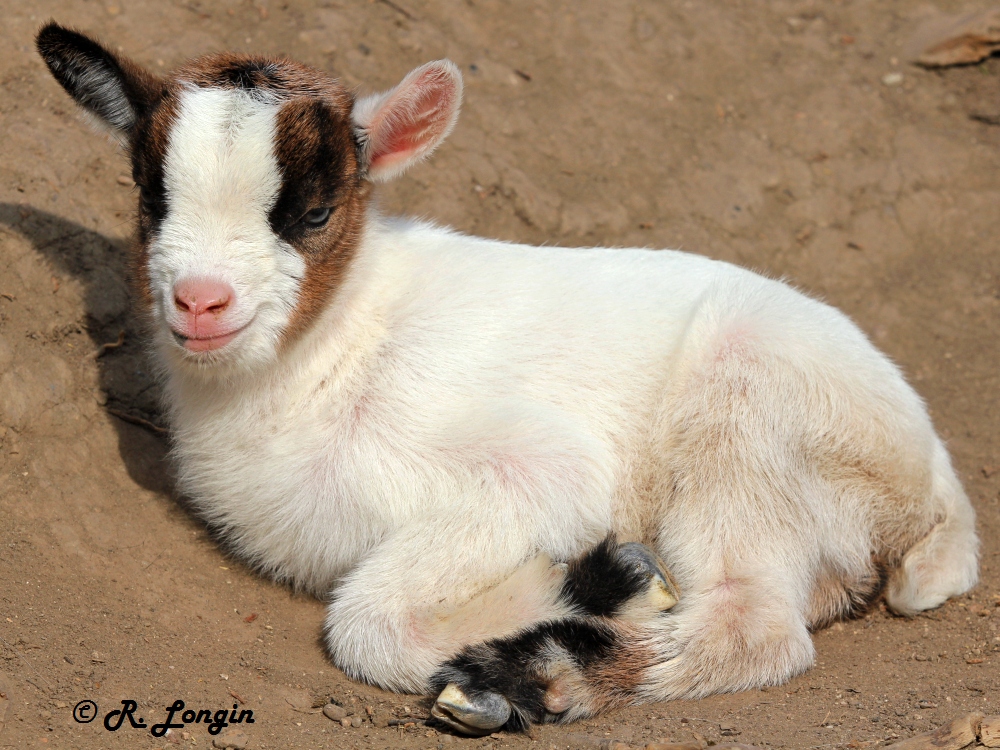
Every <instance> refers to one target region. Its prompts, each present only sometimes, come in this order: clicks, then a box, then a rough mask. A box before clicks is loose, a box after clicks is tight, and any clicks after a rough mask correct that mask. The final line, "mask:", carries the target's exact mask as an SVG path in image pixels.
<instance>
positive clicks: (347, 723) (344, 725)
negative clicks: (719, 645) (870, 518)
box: [340, 716, 351, 729]
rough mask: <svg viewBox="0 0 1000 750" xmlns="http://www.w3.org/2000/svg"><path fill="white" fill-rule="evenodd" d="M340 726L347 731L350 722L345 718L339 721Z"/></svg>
mask: <svg viewBox="0 0 1000 750" xmlns="http://www.w3.org/2000/svg"><path fill="white" fill-rule="evenodd" d="M340 726H342V727H344V729H347V727H349V726H351V720H350V719H348V718H347V717H346V716H345V717H344V718H343V719H341V720H340Z"/></svg>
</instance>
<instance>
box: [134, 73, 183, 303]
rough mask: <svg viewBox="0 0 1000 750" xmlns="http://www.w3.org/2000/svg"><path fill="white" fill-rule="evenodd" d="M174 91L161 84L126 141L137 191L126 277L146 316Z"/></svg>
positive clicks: (163, 206) (164, 206)
mask: <svg viewBox="0 0 1000 750" xmlns="http://www.w3.org/2000/svg"><path fill="white" fill-rule="evenodd" d="M177 94H178V87H177V85H176V84H174V83H173V82H171V83H167V84H164V86H163V88H162V90H161V93H160V97H159V101H158V102H157V105H156V107H154V108H151V109H150V111H149V112H148V113H147V114H146V115H144V116H143V117H141V118H139V120H138V122H137V123H136V128H135V131H134V133H133V136H132V139H131V141H130V144H129V145H130V151H131V158H132V179H133V180H134V181H135V184H136V189H137V191H138V193H139V195H138V201H137V203H138V206H137V212H136V226H135V239H134V241H133V243H132V252H131V257H130V273H129V279H130V284H131V287H132V291H133V295H134V297H135V300H136V302H137V304H138V305H139V307H140V310H141V312H142V313H143V314H145V315H146V316H148V315H149V314H150V313H151V311H152V307H153V291H152V287H151V285H150V279H149V245H150V243H151V242H152V241H153V239H154V238H155V236H156V232H157V230H158V229H159V227H160V224H161V223H162V221H163V219H164V218H165V217H166V214H167V210H168V203H167V195H166V190H165V187H164V182H163V177H164V174H163V170H164V161H165V159H166V156H167V146H168V145H169V143H170V130H171V128H172V127H173V124H174V121H175V120H176V119H177Z"/></svg>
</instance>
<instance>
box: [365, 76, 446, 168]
mask: <svg viewBox="0 0 1000 750" xmlns="http://www.w3.org/2000/svg"><path fill="white" fill-rule="evenodd" d="M461 103H462V74H461V73H459V72H458V67H456V65H455V64H454V63H453V62H451V61H450V60H438V61H436V62H431V63H427V64H426V65H421V66H420V67H419V68H417V69H416V70H414V71H413V72H411V73H410V74H409V75H408V76H406V78H404V79H403V80H402V82H401V83H400V84H399V85H398V86H396V88H394V89H392V90H390V91H386V92H385V93H382V94H373V95H372V96H366V97H364V98H362V99H359V100H358V101H357V102H356V103H355V104H354V110H353V112H352V113H351V117H352V119H353V120H354V127H355V128H356V129H357V132H358V139H359V142H360V143H361V157H362V160H363V161H364V164H363V167H364V168H365V169H366V171H367V176H368V179H369V180H371V181H372V182H384V181H385V180H389V179H391V178H393V177H395V176H396V175H398V174H400V173H401V172H403V171H404V170H405V169H407V168H408V167H409V166H410V165H411V164H415V163H416V162H418V161H420V160H421V159H423V158H425V157H426V156H428V155H429V154H430V153H431V152H432V151H433V150H434V149H435V148H437V147H438V144H440V143H441V141H443V140H444V139H445V137H446V136H447V135H448V134H449V133H450V132H451V130H452V128H454V127H455V122H456V120H458V110H459V106H460V105H461Z"/></svg>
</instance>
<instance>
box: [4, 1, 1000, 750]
mask: <svg viewBox="0 0 1000 750" xmlns="http://www.w3.org/2000/svg"><path fill="white" fill-rule="evenodd" d="M965 7H966V6H964V5H963V6H960V5H959V4H958V3H955V2H946V1H945V0H939V3H938V6H937V7H936V8H935V7H932V6H930V5H926V4H922V3H920V2H915V1H911V0H883V1H882V2H872V1H871V0H867V1H866V0H841V1H839V2H837V1H835V0H830V1H829V2H809V1H804V2H789V1H787V0H772V1H769V2H762V1H760V2H749V1H748V0H728V1H724V0H713V1H712V2H706V1H700V0H699V1H689V2H680V1H674V0H671V1H670V2H666V1H664V2H652V1H647V2H640V0H635V1H634V2H628V3H615V2H607V1H606V0H577V1H576V2H572V3H570V2H565V3H562V4H560V3H558V2H527V1H525V2H519V3H505V2H499V0H464V2H460V1H459V0H453V1H452V2H447V1H444V0H441V1H431V2H427V3H421V2H418V0H339V1H338V2H312V1H311V0H287V2H286V1H282V0H267V2H266V4H264V2H263V1H262V0H258V1H257V3H256V4H251V2H250V1H249V0H184V1H181V0H169V1H162V0H161V1H160V2H152V1H148V2H128V1H127V0H124V1H123V0H37V1H35V2H32V3H27V2H14V0H5V1H4V2H3V3H2V4H0V9H2V18H3V22H2V23H0V49H2V50H3V54H2V56H0V134H2V138H0V154H2V159H0V654H2V661H0V670H2V671H0V747H17V748H21V747H47V748H52V747H54V748H97V747H137V748H144V747H149V748H153V747H161V746H166V747H172V746H173V745H171V742H175V743H180V745H181V746H184V747H190V748H207V747H209V746H210V745H211V741H212V737H211V736H210V735H209V734H208V733H207V732H206V730H205V728H204V725H198V726H197V727H190V726H189V727H188V728H187V729H186V730H185V731H186V732H187V735H186V736H185V735H182V734H181V733H180V732H177V733H174V734H172V735H171V736H169V737H167V738H159V739H157V738H155V737H153V736H151V735H150V734H149V730H148V729H133V728H131V727H130V726H129V725H128V723H127V722H126V724H125V726H124V727H123V728H121V729H120V730H119V731H117V732H115V733H111V732H108V731H106V730H105V729H104V727H103V726H102V721H101V720H100V718H99V719H98V720H97V721H94V722H92V723H88V724H81V723H77V722H76V721H74V719H73V716H72V712H73V707H74V706H75V705H76V704H77V703H78V702H79V701H81V700H84V699H89V700H93V701H94V702H96V703H97V704H98V706H99V711H100V714H101V716H103V715H104V714H105V713H106V712H107V711H110V710H111V709H113V708H115V707H120V706H121V701H122V700H124V699H133V700H135V701H136V702H137V704H138V708H137V710H136V712H135V715H136V716H142V717H144V718H146V719H147V722H148V723H150V724H152V723H153V722H161V721H163V718H164V715H165V711H164V708H165V706H167V705H169V704H171V703H173V702H174V701H175V700H177V699H181V700H183V701H185V703H186V705H187V706H188V707H195V708H209V709H213V710H215V709H219V708H228V707H230V706H231V705H233V704H241V708H246V709H251V710H253V712H254V717H255V723H254V724H252V725H251V724H244V725H243V729H244V730H245V731H246V733H247V735H248V736H249V737H250V747H251V748H289V747H295V748H314V747H334V748H397V747H401V748H415V749H416V748H419V749H421V750H424V749H430V748H444V747H448V746H450V747H455V748H458V747H462V748H465V747H468V748H505V747H511V748H529V747H530V748H533V747H538V748H541V749H543V750H547V749H548V748H578V747H579V748H586V747H592V746H594V747H596V745H597V744H598V743H599V742H601V741H602V740H605V739H609V738H610V739H616V740H621V741H623V742H627V743H630V744H632V745H635V746H639V747H641V746H642V745H644V744H645V743H646V742H651V741H653V740H657V739H673V740H677V741H681V740H692V739H699V738H700V739H702V740H704V741H708V742H710V743H711V742H722V741H739V742H745V743H751V744H755V745H761V746H769V747H790V748H827V747H840V746H847V747H850V748H858V747H865V746H873V745H875V744H879V743H881V744H884V743H886V742H889V741H892V740H894V739H896V738H898V737H906V736H909V735H912V734H914V733H917V732H920V731H924V730H926V729H929V728H931V727H933V726H935V725H938V724H941V723H943V722H945V721H947V720H949V719H951V718H953V717H955V716H957V715H959V714H960V713H962V712H966V711H980V712H983V713H987V714H988V713H998V712H1000V668H998V667H1000V540H998V532H1000V495H998V491H1000V388H998V385H1000V374H998V364H1000V326H998V322H1000V320H998V316H1000V254H998V249H1000V248H998V240H997V238H998V237H1000V127H997V126H996V125H995V124H993V125H990V124H988V122H986V121H989V120H990V118H991V117H993V118H994V120H993V122H994V123H996V122H998V120H997V119H996V118H997V116H1000V59H995V58H994V59H990V60H987V61H986V62H985V63H982V64H980V65H977V66H972V67H966V68H953V69H948V70H944V71H939V72H930V71H925V70H922V69H919V68H916V67H913V66H912V65H909V64H908V63H907V59H906V44H907V41H908V39H909V38H910V36H911V35H912V33H913V32H914V30H915V29H916V28H917V26H919V25H920V23H921V22H923V21H924V20H925V19H926V18H928V17H929V16H931V15H933V14H934V13H938V12H949V13H953V12H957V11H959V10H962V9H964V8H965ZM49 17H54V18H56V19H57V20H59V21H61V22H63V23H66V24H71V25H76V26H78V27H79V28H82V29H85V30H88V31H92V32H96V33H99V34H100V35H102V36H103V37H104V38H105V39H106V40H107V41H109V42H111V43H112V44H116V45H120V46H121V48H122V49H123V50H125V51H127V52H128V53H130V54H132V55H134V57H135V58H137V59H138V60H139V61H141V62H142V63H144V64H145V65H147V66H149V67H151V68H152V69H154V70H167V69H169V68H171V67H172V66H174V65H176V64H178V63H180V62H181V61H183V60H184V59H186V58H188V57H190V56H193V55H196V54H200V53H204V52H207V51H211V50H219V49H222V48H233V49H238V50H255V51H261V52H280V53H285V54H288V55H289V56H292V57H295V58H299V59H301V60H303V61H305V62H307V63H310V64H312V65H315V66H318V67H320V68H324V69H327V70H330V71H334V72H335V73H336V74H337V75H339V76H341V77H342V78H343V79H344V80H346V81H347V83H348V84H350V85H352V86H359V87H361V88H362V89H363V90H365V91H371V90H375V89H381V88H385V87H388V86H391V85H393V84H394V83H395V82H397V81H398V80H399V79H400V78H402V76H403V75H404V74H405V73H406V72H407V71H408V70H410V69H411V68H412V67H415V66H416V65H418V64H420V63H422V62H425V61H427V60H431V59H436V58H439V57H444V56H447V57H449V58H451V59H452V60H454V61H455V62H456V63H458V64H459V65H460V67H461V68H462V70H463V72H464V74H465V80H466V92H467V93H466V100H465V105H464V110H463V114H462V117H461V120H460V122H459V126H458V128H457V130H456V131H455V133H454V134H453V136H452V137H451V139H450V140H449V141H448V142H447V143H446V144H445V146H444V147H443V148H442V149H441V150H440V152H439V153H438V154H437V155H436V156H435V157H434V158H433V159H432V160H431V161H430V162H428V163H426V164H425V165H422V166H420V167H419V168H417V169H415V170H413V171H412V173H411V174H409V175H407V176H406V177H404V178H402V179H400V180H399V181H398V182H396V183H394V184H392V185H391V186H388V187H387V188H386V189H384V190H383V192H382V196H383V198H382V200H383V204H384V206H385V208H386V209H387V210H389V211H398V212H406V213H410V214H416V215H421V216H427V217H433V218H434V219H436V220H438V221H440V222H443V223H447V224H451V225H453V226H455V227H457V228H459V229H461V230H463V231H466V232H470V233H476V234H484V235H489V236H494V237H500V238H504V239H509V240H516V241H527V242H533V243H550V244H560V245H578V244H607V245H642V246H654V247H677V248H683V249H686V250H690V251H693V252H698V253H703V254H706V255H709V256H712V257H715V258H721V259H725V260H729V261H733V262H737V263H740V264H744V265H748V266H751V267H753V268H756V269H759V270H762V271H764V272H765V273H768V274H771V275H774V276H781V277H785V278H787V279H789V280H790V281H792V282H793V283H794V284H795V285H797V286H798V287H799V288H802V289H804V290H807V291H809V292H810V293H812V294H814V295H817V296H820V297H823V298H824V299H826V300H828V301H829V302H831V303H832V304H834V305H837V306H838V307H840V308H841V309H843V310H845V311H846V312H847V313H848V314H850V315H851V316H852V317H853V318H854V319H855V320H856V321H857V322H858V323H859V324H860V325H861V327H862V328H863V329H864V330H865V331H866V332H867V333H868V334H869V335H870V336H871V337H872V339H873V340H874V341H875V342H876V343H877V344H878V345H879V346H880V347H881V348H882V349H884V350H885V351H886V352H888V353H889V355H891V356H892V357H893V358H894V359H895V361H897V362H898V363H899V364H900V365H901V366H902V367H903V369H904V370H905V371H906V373H907V374H908V377H909V378H910V380H911V382H913V383H914V385H915V386H916V388H917V390H918V391H919V392H920V393H921V394H922V396H923V397H924V398H925V399H926V400H927V402H928V404H929V405H930V409H931V413H932V415H933V417H934V419H935V422H936V424H937V426H938V428H939V430H940V431H941V432H942V434H943V435H944V436H945V437H946V438H947V440H948V443H949V446H950V449H951V451H952V455H953V457H954V460H955V462H956V465H957V467H958V469H959V472H960V475H961V476H962V477H963V479H964V480H965V483H966V487H967V490H968V492H969V494H970V496H971V497H972V499H973V502H974V504H975V506H976V509H977V511H978V513H979V524H980V533H981V536H982V539H983V551H982V583H981V584H980V585H979V587H978V588H976V589H975V590H974V591H973V592H972V593H971V594H970V595H968V596H965V597H962V598H960V599H959V600H955V601H951V602H948V603H947V604H946V605H945V606H943V607H941V608H940V609H939V610H937V611H933V612H928V613H926V614H924V615H921V616H919V617H917V618H915V619H912V620H906V619H901V618H897V617H893V616H891V615H889V614H888V613H886V612H885V609H884V607H881V606H877V607H876V608H875V609H873V610H872V611H871V612H870V613H869V614H868V615H867V616H866V617H864V618H863V619H859V620H855V621H851V622H846V623H839V624H836V625H834V626H833V627H831V628H828V629H826V630H823V631H821V632H818V633H816V634H815V641H816V646H817V651H818V658H817V662H816V665H815V667H814V668H813V669H811V670H810V671H809V672H807V673H806V674H804V675H802V676H800V677H798V678H796V679H794V680H792V681H791V682H790V683H789V684H787V685H785V686H783V687H780V688H771V689H769V690H761V691H753V692H746V693H742V694H737V695H727V696H716V697H712V698H709V699H706V700H701V701H696V702H683V701H682V702H674V703H667V704H657V705H647V706H641V707H637V708H633V709H629V710H623V711H619V712H616V713H613V714H610V715H606V716H601V717H598V718H596V719H594V720H591V721H586V722H582V723H578V724H576V725H571V726H568V727H541V728H537V729H535V730H534V731H533V733H532V734H531V736H510V735H495V736H492V737H486V738H481V739H461V738H455V737H453V736H452V735H450V734H448V733H447V732H445V731H444V730H443V729H442V728H440V727H438V726H435V725H434V724H433V723H427V722H425V719H426V716H427V713H426V712H427V707H428V704H427V701H426V700H425V699H423V698H420V697H413V696H400V695H393V694H388V693H383V692H381V691H379V690H376V689H373V688H371V687H368V686H364V685H360V684H357V683H353V682H351V681H349V680H348V679H346V678H345V677H344V676H343V675H342V674H341V673H340V672H338V671H337V670H336V669H334V668H333V667H332V666H331V664H330V662H329V661H328V660H327V658H326V656H325V654H324V651H323V648H322V644H321V632H322V621H323V614H324V610H323V603H322V602H320V601H316V600H314V599H311V598H307V597H303V596H298V595H294V594H292V593H291V592H289V591H288V590H286V589H284V588H282V587H280V586H276V585H273V584H272V583H270V582H268V581H265V580H261V579H260V578H258V577H257V576H255V575H254V574H252V573H251V572H249V571H248V570H247V569H246V568H244V567H243V566H242V565H241V564H240V563H239V562H238V561H235V560H232V559H230V558H227V557H226V555H225V554H224V553H223V552H222V551H220V547H219V546H218V545H217V544H216V543H215V542H214V541H213V540H212V539H211V538H210V537H209V535H208V534H207V532H206V530H205V528H204V527H203V526H202V525H201V524H200V523H199V522H198V521H197V520H196V519H195V518H193V517H192V516H191V515H190V514H189V513H188V512H187V511H186V510H185V508H184V506H183V502H182V500H181V499H180V498H178V497H177V496H176V493H174V492H173V491H172V488H171V480H170V469H169V465H168V462H167V460H166V450H167V441H166V438H165V436H164V435H163V434H161V433H162V429H158V428H162V427H163V424H162V421H161V417H160V413H159V410H158V407H157V396H156V387H155V385H154V384H153V382H152V380H151V378H150V375H149V368H148V365H147V362H146V360H145V359H144V356H143V349H142V344H143V342H142V341H141V339H140V336H139V333H138V331H137V329H136V327H135V325H134V322H133V320H132V318H131V317H130V314H129V312H128V298H127V294H126V291H125V287H124V284H123V265H124V264H123V257H124V252H125V251H124V248H125V246H126V243H127V238H128V235H129V231H130V227H129V222H130V217H131V215H132V212H133V205H134V203H135V196H134V195H133V194H132V192H131V190H130V188H129V187H128V186H126V185H123V184H121V183H120V182H119V179H118V178H119V177H120V176H122V175H124V174H126V173H127V172H128V168H127V167H126V165H125V163H124V161H123V159H122V157H121V156H120V154H118V153H117V152H116V149H115V148H114V147H113V146H112V145H111V144H110V143H109V142H108V141H107V139H106V138H104V137H103V136H98V135H95V134H94V133H93V132H91V131H90V130H89V129H88V128H87V127H86V126H85V125H84V124H83V123H82V122H81V120H80V118H79V116H78V115H77V113H76V112H75V110H74V108H73V106H72V104H71V102H70V101H69V99H68V97H66V96H65V95H64V94H63V93H62V91H61V90H60V89H59V88H58V87H57V85H56V84H55V82H54V81H53V80H52V79H51V78H50V77H49V76H48V74H47V73H46V72H45V70H44V68H43V65H42V63H41V61H40V59H39V58H38V57H37V56H36V55H35V54H34V51H33V42H32V39H33V35H34V33H35V31H36V29H37V28H38V26H39V25H40V24H41V22H42V21H44V20H45V19H47V18H49ZM975 116H978V117H979V118H980V119H976V117H975ZM984 120H986V121H984ZM122 181H125V180H122ZM120 331H124V343H123V344H122V345H121V346H119V347H117V348H107V349H104V350H100V349H99V347H100V346H101V345H102V344H108V343H114V342H116V341H117V340H118V338H119V332H120ZM98 352H101V356H99V357H97V356H95V354H97V353H98ZM144 423H145V424H144ZM331 698H332V700H334V701H336V702H338V703H340V704H342V705H343V706H344V707H345V708H347V709H348V710H349V711H351V712H353V716H355V717H357V718H358V719H362V721H361V722H360V726H357V727H355V726H350V727H343V726H341V725H340V724H338V723H334V722H333V721H331V720H329V719H327V718H326V717H325V716H324V715H323V714H322V713H319V711H318V708H316V707H317V706H320V705H322V704H323V703H325V702H326V701H327V700H329V699H331ZM369 708H370V709H371V716H372V719H369V718H368V716H369V712H368V711H367V710H366V709H369ZM390 721H392V722H393V726H387V724H388V723H389V722H390ZM355 723H358V722H355Z"/></svg>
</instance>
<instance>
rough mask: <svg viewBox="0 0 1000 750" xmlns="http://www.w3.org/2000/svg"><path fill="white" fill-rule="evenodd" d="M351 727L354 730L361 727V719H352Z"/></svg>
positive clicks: (357, 717) (358, 717)
mask: <svg viewBox="0 0 1000 750" xmlns="http://www.w3.org/2000/svg"><path fill="white" fill-rule="evenodd" d="M351 726H352V727H354V728H355V729H357V728H358V727H360V726H361V717H360V716H355V717H353V718H352V719H351Z"/></svg>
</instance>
